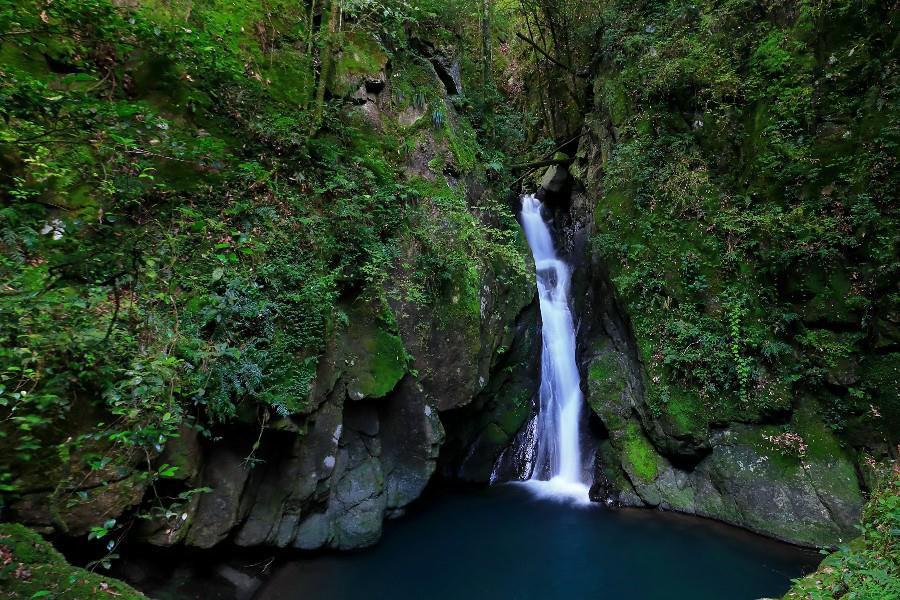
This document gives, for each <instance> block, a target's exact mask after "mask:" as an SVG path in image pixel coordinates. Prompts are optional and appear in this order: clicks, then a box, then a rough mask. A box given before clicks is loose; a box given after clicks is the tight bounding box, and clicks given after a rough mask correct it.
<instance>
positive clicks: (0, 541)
mask: <svg viewBox="0 0 900 600" xmlns="http://www.w3.org/2000/svg"><path fill="white" fill-rule="evenodd" d="M0 565H2V566H0V598H44V597H46V598H54V599H59V600H85V599H86V598H103V597H106V596H107V595H109V597H114V598H119V599H120V600H129V599H131V598H146V596H144V595H143V594H141V593H140V592H138V591H136V590H135V589H133V588H131V587H130V586H128V585H126V584H125V583H122V582H121V581H118V580H116V579H113V578H111V577H104V576H102V575H99V574H97V573H92V572H90V571H87V570H85V569H81V568H79V567H74V566H72V565H70V564H69V563H67V562H66V559H65V558H64V557H63V555H62V554H60V553H59V552H58V551H57V550H56V549H55V548H54V547H53V546H51V545H50V544H49V543H48V542H47V541H45V540H44V539H43V538H42V537H41V536H40V535H38V534H37V533H35V532H34V531H32V530H30V529H28V528H27V527H25V526H24V525H19V524H18V523H2V524H0Z"/></svg>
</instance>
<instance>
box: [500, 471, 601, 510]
mask: <svg viewBox="0 0 900 600" xmlns="http://www.w3.org/2000/svg"><path fill="white" fill-rule="evenodd" d="M513 484H514V485H518V486H521V487H524V488H525V489H527V490H528V491H529V492H531V494H533V495H534V496H535V497H536V498H540V499H541V500H552V501H555V502H565V503H567V504H574V505H576V506H588V505H590V504H592V503H591V497H590V487H588V486H587V485H586V484H585V483H583V482H581V481H572V480H571V479H565V478H564V477H559V476H557V477H554V478H553V479H550V480H549V481H540V480H538V479H529V480H528V481H515V482H513Z"/></svg>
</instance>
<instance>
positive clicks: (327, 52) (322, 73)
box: [309, 0, 340, 137]
mask: <svg viewBox="0 0 900 600" xmlns="http://www.w3.org/2000/svg"><path fill="white" fill-rule="evenodd" d="M322 8H325V5H324V4H323V5H322ZM338 8H340V0H330V1H329V3H328V24H327V28H326V24H325V23H322V25H321V27H320V28H319V31H320V32H321V31H326V33H325V41H324V42H323V44H322V49H321V50H320V51H319V62H320V66H319V86H318V88H317V89H316V101H315V106H314V107H313V121H312V126H311V127H310V132H309V135H310V137H312V136H314V135H315V134H316V132H317V131H319V127H321V126H322V116H323V114H324V112H325V89H326V88H327V87H328V79H329V78H330V77H331V69H332V67H333V65H334V37H335V33H336V32H337V25H338ZM322 17H323V18H324V17H325V11H324V10H323V12H322Z"/></svg>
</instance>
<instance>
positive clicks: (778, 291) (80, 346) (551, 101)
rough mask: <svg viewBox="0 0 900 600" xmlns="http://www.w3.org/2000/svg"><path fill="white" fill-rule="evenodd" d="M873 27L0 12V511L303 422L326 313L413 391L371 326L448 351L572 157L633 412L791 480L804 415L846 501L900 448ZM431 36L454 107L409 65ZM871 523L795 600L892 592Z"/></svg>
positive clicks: (499, 7) (86, 3)
mask: <svg viewBox="0 0 900 600" xmlns="http://www.w3.org/2000/svg"><path fill="white" fill-rule="evenodd" d="M896 19H897V10H896V7H895V6H889V5H888V4H887V3H882V2H876V1H871V0H863V1H862V2H850V1H849V0H826V1H814V0H797V1H796V2H788V3H780V2H769V1H767V0H726V1H723V2H713V1H707V0H704V1H701V2H695V3H684V2H677V1H673V0H654V1H647V2H627V1H624V0H621V1H620V0H604V1H602V2H599V3H590V2H585V1H583V0H528V1H523V2H512V1H495V2H488V1H487V0H485V1H476V0H465V1H463V2H451V1H448V0H426V1H423V2H419V3H407V2H403V1H396V2H394V1H389V0H385V1H383V2H378V1H374V0H343V1H342V0H330V1H329V0H324V2H318V3H317V2H311V3H296V2H285V1H283V0H272V1H270V2H266V3H262V2H259V3H257V2H235V1H229V0H204V1H194V2H192V1H190V0H173V1H167V2H162V1H158V0H144V1H137V2H133V1H129V2H122V1H112V0H53V1H52V2H44V1H37V0H34V1H32V0H0V511H3V510H4V505H5V504H8V503H9V502H10V501H13V500H15V499H18V498H20V497H21V496H22V495H23V494H24V493H26V492H28V491H32V490H33V489H42V490H43V491H48V489H49V491H50V492H51V496H52V498H53V502H54V503H55V506H60V507H62V506H65V507H68V508H71V507H72V506H76V505H78V504H79V503H80V502H83V501H86V498H87V496H86V494H85V492H84V491H83V488H84V487H85V486H88V487H93V486H103V485H106V484H107V483H108V480H109V479H110V477H109V474H110V473H111V472H113V471H115V469H117V468H119V467H123V468H126V469H132V468H133V467H134V466H135V465H140V469H139V470H138V472H137V473H136V474H134V475H128V476H129V477H131V478H133V479H134V481H133V482H132V483H135V484H136V483H137V481H138V480H139V481H140V482H141V483H143V484H146V483H147V482H150V483H151V484H154V483H156V482H157V481H159V480H161V479H166V478H171V477H174V476H177V472H178V469H179V468H181V467H180V466H176V465H170V464H166V463H163V464H160V463H159V462H158V461H155V458H156V457H157V455H158V454H159V452H160V451H161V450H162V449H163V447H164V446H165V445H166V442H168V441H170V440H173V439H175V438H176V437H177V436H178V435H179V432H183V431H184V430H185V428H190V429H193V430H195V431H199V432H201V433H202V435H203V436H205V437H206V438H207V439H215V438H218V437H220V436H222V435H226V434H225V433H223V432H225V431H226V429H225V426H227V425H228V424H233V423H236V422H240V423H244V424H251V425H252V426H254V427H257V428H258V429H259V431H260V435H263V432H264V430H265V429H266V426H267V424H269V423H271V422H272V421H275V420H277V419H279V418H283V417H285V416H288V415H304V414H308V413H310V412H311V411H313V410H314V409H315V408H316V407H315V406H314V405H313V403H312V402H311V394H312V393H313V389H314V387H315V385H316V380H317V374H318V369H319V367H320V361H321V359H322V357H323V355H324V354H325V352H326V349H327V347H328V344H329V342H331V341H333V340H334V339H335V336H336V333H337V332H341V331H346V330H348V328H349V327H350V325H351V323H355V322H367V323H368V321H370V320H371V321H373V322H374V324H375V325H374V329H375V330H377V333H376V334H375V335H374V336H373V338H372V340H370V341H369V342H367V343H370V344H371V346H370V347H367V350H369V351H371V354H372V355H373V356H374V357H375V358H373V359H372V362H373V365H372V369H373V370H379V371H390V377H388V378H387V379H388V380H390V381H391V382H392V383H391V385H393V384H394V383H396V381H398V380H399V379H400V378H401V377H402V376H404V375H407V374H409V375H410V376H413V377H415V376H416V375H418V374H417V373H415V370H414V369H412V368H411V367H410V364H411V363H410V359H411V357H410V356H409V354H408V350H407V349H406V348H404V347H403V343H402V342H401V341H400V339H399V337H398V325H397V322H396V316H395V314H394V312H393V311H392V309H391V302H392V301H396V300H397V299H402V301H403V302H405V303H410V304H414V305H416V306H418V307H421V308H422V309H423V310H427V311H429V312H430V313H434V314H437V315H439V317H440V318H441V319H443V320H445V321H447V322H449V323H452V324H453V326H454V327H458V328H459V329H466V328H471V327H473V323H477V322H478V319H479V318H481V316H482V315H480V312H481V311H482V310H483V307H482V306H480V304H479V295H480V292H479V289H480V287H481V285H482V282H481V279H480V277H481V274H483V273H484V272H486V271H487V270H489V269H494V268H496V267H497V266H498V265H502V266H503V268H502V269H499V268H498V269H496V270H497V271H498V273H501V275H500V276H501V277H505V278H508V280H509V284H510V285H511V286H525V285H529V284H528V283H527V281H528V280H527V277H528V275H527V269H526V268H525V262H524V258H523V257H524V254H525V253H524V250H523V246H522V241H521V239H520V234H519V230H518V227H517V225H516V223H515V220H514V218H513V215H512V211H511V210H510V208H509V206H508V205H507V197H506V194H507V190H508V188H509V186H510V184H518V183H519V182H520V181H521V179H520V178H519V176H520V175H522V173H523V171H522V169H519V168H517V169H511V168H510V167H511V165H514V164H520V163H526V162H528V161H530V160H540V159H544V158H546V157H547V156H549V155H551V154H552V150H554V149H555V148H558V144H563V142H566V141H571V140H572V139H576V140H577V139H581V138H590V139H593V140H595V141H596V142H597V144H598V145H600V146H601V148H602V156H601V157H597V158H598V159H599V160H598V161H597V162H598V164H596V165H590V168H589V169H586V170H584V171H578V169H575V170H574V171H575V172H574V175H576V177H577V178H578V179H579V181H580V182H581V183H582V184H584V185H586V186H587V187H588V191H589V192H590V193H593V194H595V195H596V198H595V200H596V209H595V211H594V218H595V225H596V230H597V234H596V235H595V237H594V239H593V244H594V247H595V248H596V250H597V251H598V252H599V253H600V254H601V255H602V256H603V258H604V260H605V262H606V264H607V265H608V267H609V269H610V272H611V276H612V281H613V282H614V284H615V287H616V290H617V292H618V293H619V294H620V295H621V298H622V300H623V303H624V305H625V307H626V309H627V312H628V315H629V317H630V319H631V324H632V326H633V328H634V334H635V337H636V339H637V342H638V344H639V347H640V351H641V354H642V360H643V364H644V367H645V368H646V370H647V376H648V379H649V381H650V383H651V385H649V386H648V396H649V397H648V402H649V404H650V406H651V407H652V409H653V411H654V413H655V415H657V416H659V417H660V418H663V417H665V418H668V419H669V420H670V422H672V423H674V426H675V427H676V428H677V430H678V431H677V433H678V435H679V437H683V438H686V439H691V438H697V439H699V438H700V437H702V433H703V432H706V431H707V430H708V429H709V428H710V427H714V426H717V425H721V424H724V423H729V422H741V423H747V422H750V423H766V424H774V429H773V430H772V433H773V435H772V436H771V438H772V440H771V441H772V444H773V445H774V448H773V449H772V450H773V452H783V453H785V454H789V455H792V456H796V455H799V456H800V458H801V459H802V458H803V456H802V455H803V453H804V452H806V451H807V450H808V444H809V443H812V442H813V438H814V437H815V436H811V435H809V432H807V431H802V430H798V426H797V424H798V423H801V421H802V420H798V419H792V418H791V414H792V412H793V410H794V409H795V408H796V407H797V406H798V405H799V404H801V403H806V402H813V403H814V404H815V411H814V412H815V413H816V414H817V415H821V416H822V418H823V419H824V421H825V423H826V424H827V425H828V426H829V428H830V429H831V430H832V432H834V433H835V434H836V435H837V436H838V439H839V440H840V444H841V446H842V450H844V449H848V450H851V451H852V452H854V453H855V454H856V455H857V456H858V457H859V461H858V464H859V465H860V466H861V471H862V478H863V479H864V480H865V482H866V483H867V484H868V485H869V487H870V489H874V488H875V487H876V486H875V481H876V475H875V472H876V470H877V469H875V467H874V466H871V468H870V465H875V463H876V462H878V461H881V460H884V459H891V458H893V459H896V458H897V448H896V444H897V443H898V442H900V394H898V375H900V313H898V306H900V292H898V283H900V259H898V257H900V249H898V237H900V228H898V223H897V211H898V203H897V200H896V191H895V190H896V189H897V187H898V184H900V181H898V175H897V173H898V169H897V148H898V145H897V144H898V135H900V120H898V118H900V114H898V110H900V102H898V101H900V98H898V95H900V71H898V69H900V65H898V62H897V44H898V42H897V40H898V37H897V33H898V32H897V25H896ZM445 47H448V48H453V49H455V50H456V51H458V54H459V61H460V65H461V72H462V73H461V75H462V76H461V79H462V81H464V82H465V86H464V87H463V89H462V91H461V93H460V90H454V93H452V94H451V93H448V90H447V89H442V87H441V83H440V82H439V81H438V82H436V81H435V80H434V77H433V76H432V73H433V71H432V70H431V69H432V67H431V66H430V65H429V62H428V60H427V59H426V58H424V57H423V52H424V50H423V48H439V49H440V48H445ZM444 79H446V77H445V78H444ZM436 83H437V85H436ZM443 85H445V86H450V85H454V83H453V82H448V81H444V82H443ZM370 89H371V90H373V91H372V93H376V91H375V90H377V93H378V94H381V95H382V96H387V99H386V100H379V109H378V110H380V111H382V112H384V113H390V114H391V115H392V118H390V119H381V118H380V117H379V116H377V115H376V116H373V115H372V114H371V113H367V112H366V110H367V107H370V106H371V105H372V104H373V103H372V102H370V101H368V100H367V98H366V95H367V94H368V93H370V92H369V90H370ZM407 115H412V116H411V117H408V118H409V122H408V123H407V124H406V125H404V126H401V125H400V124H399V122H400V121H402V120H404V119H406V118H407ZM423 145H426V146H429V147H430V148H431V149H432V150H433V154H434V157H433V158H431V159H430V160H428V161H426V162H427V164H422V162H423V161H422V158H421V157H422V153H421V152H420V148H421V147H422V146H423ZM585 145H587V144H585ZM563 146H564V147H565V149H566V150H569V149H571V148H572V147H573V146H572V145H571V144H569V145H568V146H567V145H565V144H563ZM599 163H602V164H599ZM576 164H578V163H576ZM601 167H602V168H601ZM528 173H529V171H527V170H526V171H525V175H526V176H527V174H528ZM525 181H526V184H525V185H526V186H527V185H530V179H528V178H527V177H525ZM457 182H462V184H460V185H457ZM474 190H477V191H474ZM385 356H387V357H388V358H387V359H386V360H384V361H381V360H380V359H381V358H383V357H385ZM372 386H373V387H372V388H371V389H370V390H369V391H370V393H371V394H372V395H373V396H376V397H377V396H381V395H383V394H384V393H386V391H388V390H385V389H381V388H379V387H378V384H377V382H376V383H374V384H372ZM628 427H629V428H630V429H631V430H633V431H631V434H633V435H629V436H628V438H627V441H628V444H627V445H628V446H629V447H630V448H631V449H632V450H631V451H632V453H633V454H634V455H635V456H637V457H638V459H639V460H638V461H636V462H638V463H639V464H638V466H639V468H640V469H639V470H640V474H641V475H642V476H643V475H645V476H646V477H645V478H646V479H648V480H652V479H653V478H654V477H655V476H656V473H657V466H656V462H655V461H656V459H655V456H656V454H655V450H654V448H653V447H652V445H651V444H650V442H648V441H647V440H646V439H644V437H642V434H641V431H640V427H639V426H638V425H637V424H636V423H630V424H629V425H628ZM824 447H825V446H823V448H824ZM830 449H831V446H827V448H826V450H823V451H830ZM246 450H247V454H248V456H247V462H248V464H252V463H253V462H254V461H255V460H257V459H256V458H255V457H254V451H255V450H256V446H254V447H251V448H247V449H246ZM820 450H821V449H820ZM812 451H816V449H815V448H814V449H812V450H810V452H812ZM865 457H869V458H868V459H867V458H865ZM48 474H49V477H48ZM35 480H40V485H38V486H35V484H34V481H35ZM86 482H87V483H86ZM41 486H43V487H41ZM139 489H140V490H142V489H143V488H139ZM205 491H206V490H203V489H188V490H182V491H180V494H179V497H177V498H174V499H173V498H165V499H163V498H160V497H158V496H157V497H156V498H155V499H154V502H153V503H152V504H153V505H154V506H155V508H154V509H153V510H150V509H147V510H146V511H145V512H147V513H148V514H145V515H143V516H152V515H154V514H156V513H157V512H163V513H167V512H171V511H172V510H174V504H173V502H175V503H183V502H185V501H187V500H189V499H190V498H191V496H192V495H194V494H200V493H204V492H205ZM897 498H898V495H897V485H896V482H895V481H894V482H893V484H888V485H885V486H884V488H883V489H882V490H881V491H880V492H878V493H877V494H874V495H873V498H872V500H871V502H870V503H869V505H868V506H869V508H868V509H867V512H866V515H865V517H866V524H865V525H864V527H863V537H862V538H861V539H860V540H859V541H857V542H856V543H855V545H853V546H851V547H850V548H848V549H844V550H842V551H841V553H840V554H839V555H836V557H835V558H833V559H829V560H831V561H832V562H830V563H828V566H826V567H823V568H825V569H832V571H831V572H828V571H825V575H827V578H828V581H829V583H827V584H821V582H818V583H815V584H814V585H815V586H818V587H816V591H814V590H813V588H809V589H807V588H806V587H802V586H807V585H813V584H810V583H809V582H804V583H801V584H800V585H801V587H800V588H798V590H802V591H798V592H797V593H801V594H807V596H803V597H812V598H819V597H823V598H824V597H860V598H870V597H871V598H876V597H885V598H886V597H891V593H892V592H891V591H890V590H891V589H892V588H891V587H890V586H891V585H896V577H897V566H896V560H895V559H896V556H897V553H898V552H897V549H896V538H897V533H896V531H897ZM137 500H140V498H138V499H137ZM0 517H3V513H2V512H0ZM92 526H93V529H92V531H91V533H90V535H91V536H92V537H94V538H103V539H104V542H103V543H106V540H107V539H109V536H111V535H112V532H113V530H116V531H118V532H119V533H120V534H123V535H124V533H125V532H126V531H127V529H126V528H123V527H122V523H117V522H116V520H115V519H112V518H110V519H98V520H97V522H95V523H92ZM62 528H63V529H64V528H65V527H64V525H63V526H62ZM119 533H117V535H119ZM117 539H119V538H117ZM0 543H2V538H0ZM892 557H893V559H894V560H893V562H891V558H892ZM861 572H866V573H872V574H871V575H866V576H865V577H863V579H859V578H858V577H857V575H856V574H857V573H861ZM843 574H847V575H846V577H844V575H843ZM882 574H884V576H883V577H882ZM839 576H840V578H843V579H841V580H840V581H838V580H837V579H836V578H838V577H839ZM891 577H893V580H891V579H890V578H891ZM832 579H834V581H831V580H832ZM823 585H824V587H823ZM865 586H876V587H878V586H880V587H878V589H879V590H881V591H882V592H883V593H882V595H881V596H878V593H881V592H878V593H876V592H871V593H870V592H869V590H868V588H866V587H865ZM825 587H827V588H828V589H829V591H828V592H827V593H831V594H832V596H822V595H815V594H818V593H820V588H821V589H824V588H825ZM847 590H853V593H857V594H858V595H857V596H852V595H849V596H848V595H846V591H847ZM856 590H860V591H856ZM884 590H888V591H884ZM821 593H826V592H821ZM866 594H868V595H866ZM885 594H886V595H885Z"/></svg>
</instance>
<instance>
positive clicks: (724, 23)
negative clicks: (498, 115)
mask: <svg viewBox="0 0 900 600" xmlns="http://www.w3.org/2000/svg"><path fill="white" fill-rule="evenodd" d="M848 10H849V9H847V8H846V7H844V8H842V7H841V6H839V5H837V4H833V5H828V6H820V7H813V6H811V5H809V4H807V3H802V2H801V3H792V4H790V5H789V6H788V5H784V6H780V7H779V8H774V7H765V6H761V5H750V4H747V5H741V6H737V5H735V6H729V7H720V6H713V5H711V4H710V5H706V4H700V5H697V6H692V7H688V8H685V7H682V6H677V5H675V4H668V3H662V4H659V5H652V6H651V5H642V6H640V7H629V6H626V5H625V3H618V2H606V3H603V10H601V11H600V12H601V15H602V16H600V17H598V18H597V19H596V21H595V22H594V23H593V24H592V26H593V27H595V29H590V27H588V29H589V30H590V33H587V34H586V35H587V36H588V37H587V38H584V39H581V38H579V39H580V41H582V42H584V44H585V45H587V46H588V47H589V48H590V51H589V52H588V57H586V58H585V59H584V61H585V62H586V63H588V64H590V67H589V68H590V73H591V77H590V78H583V79H582V81H581V82H580V85H581V87H580V88H578V89H579V93H580V94H582V98H586V100H584V101H582V105H583V106H586V108H585V109H584V110H583V113H582V114H583V115H584V118H583V121H582V122H578V121H577V120H575V119H574V118H573V116H572V113H573V111H574V110H575V109H576V108H577V105H573V102H572V100H571V98H570V99H568V100H566V95H565V94H563V95H561V96H558V97H557V102H558V103H559V106H558V108H557V111H558V114H559V115H561V118H560V119H559V121H560V122H559V123H558V124H557V127H561V128H566V129H567V132H566V134H565V135H564V136H560V137H561V139H569V138H574V137H577V138H578V141H577V145H578V147H577V150H574V149H571V148H569V149H568V150H569V158H570V159H571V158H574V162H571V163H570V161H569V160H565V161H561V163H560V165H558V166H555V167H551V169H553V171H554V172H553V173H551V174H548V175H547V176H546V177H545V179H544V181H545V182H550V181H552V180H553V179H555V182H554V184H553V187H554V189H555V191H556V192H557V194H556V195H554V194H552V193H548V197H549V198H550V199H551V200H552V201H553V202H555V203H556V205H557V206H558V207H559V208H558V209H557V211H558V215H559V216H558V220H559V221H560V229H561V230H562V231H563V232H564V237H565V239H566V240H567V244H568V248H569V252H570V255H571V256H572V260H573V261H574V262H575V263H576V264H578V265H580V269H579V272H578V273H576V276H575V277H576V281H578V280H580V281H581V285H582V286H584V287H583V292H582V293H580V294H575V297H576V298H580V301H581V302H582V306H581V307H580V308H579V309H578V311H577V312H578V314H580V315H581V316H582V320H581V323H580V328H579V335H580V347H581V351H582V357H581V361H582V368H583V376H584V381H586V389H585V394H586V397H587V399H588V402H589V403H590V405H591V409H592V411H593V413H594V414H595V415H597V416H598V417H599V420H600V421H601V422H602V428H601V429H602V430H603V431H601V433H600V436H599V437H600V438H601V439H602V438H606V439H602V441H601V446H600V450H599V453H598V472H597V477H596V478H595V481H596V482H598V485H597V488H596V489H595V494H596V495H597V496H598V497H605V498H609V499H610V500H611V501H614V502H618V503H622V504H625V505H644V506H654V507H661V508H669V509H674V510H679V511H683V512H688V513H694V514H700V515H704V516H709V517H713V518H716V519H720V520H723V521H727V522H730V523H734V524H737V525H741V526H743V527H747V528H749V529H752V530H755V531H759V532H762V533H765V534H767V535H772V536H775V537H778V538H781V539H785V540H789V541H792V542H795V543H800V544H808V545H826V546H827V545H833V544H837V543H838V542H841V541H847V540H848V539H850V538H852V537H855V535H856V531H857V529H856V523H857V521H858V519H859V515H860V510H861V507H862V504H863V494H864V492H865V491H866V490H869V489H872V487H873V486H874V485H875V482H876V477H875V474H874V473H875V471H874V469H873V467H874V465H875V464H876V463H878V462H879V461H882V460H891V459H893V458H896V452H897V442H898V439H900V432H898V423H900V418H898V417H900V414H898V412H897V411H898V408H900V404H898V375H900V372H898V367H900V363H898V358H900V355H898V353H897V349H898V348H897V312H896V307H897V302H896V301H897V296H896V290H897V281H898V279H897V278H898V270H897V269H898V264H897V262H896V259H895V257H896V249H897V237H896V228H895V224H896V217H897V214H896V210H897V206H896V203H895V202H894V201H893V199H892V198H893V192H892V191H891V190H892V189H893V188H894V186H895V185H896V170H895V169H892V168H891V167H889V165H892V164H894V163H895V161H896V154H895V152H894V151H893V150H891V149H890V148H891V147H892V144H893V142H888V140H895V139H896V124H897V122H898V121H897V112H896V106H895V105H896V98H895V95H894V94H895V93H896V87H895V83H896V71H895V67H896V55H895V54H896V53H895V51H894V50H893V49H892V46H891V44H892V40H893V39H894V37H892V36H893V35H894V34H893V33H892V31H894V30H892V29H891V27H892V25H890V24H889V22H890V21H891V19H890V17H889V16H888V13H890V12H891V11H889V10H888V13H883V12H882V11H883V10H886V9H885V8H884V7H878V6H875V5H871V6H867V8H866V9H865V10H863V11H861V12H856V11H849V12H848ZM604 11H605V12H604ZM851 13H852V14H851ZM738 22H740V23H741V27H740V28H739V29H740V30H741V33H740V34H739V35H735V34H734V31H735V30H736V29H735V28H736V23H738ZM876 22H881V23H884V24H885V25H884V27H879V26H874V27H873V23H876ZM588 40H590V41H591V42H592V43H593V45H590V43H591V42H589V41H588ZM578 45H579V44H576V46H578ZM861 51H862V52H863V55H862V56H860V55H859V54H858V53H859V52H861ZM549 68H554V67H549ZM578 68H579V65H578V64H577V63H575V65H574V70H575V71H578ZM556 72H557V74H558V76H559V77H560V79H568V80H572V81H574V82H575V83H576V84H578V83H579V80H578V76H581V75H582V74H583V72H584V71H579V72H578V73H579V75H578V76H576V77H573V76H572V75H571V74H566V73H565V72H564V71H562V70H560V69H558V68H557V70H556ZM860 90H867V92H865V93H862V94H860V93H859V92H860ZM801 98H802V100H801ZM887 98H893V99H894V100H891V101H887V100H886V99H887ZM890 104H893V105H894V107H893V108H892V107H890V106H889V105H890ZM563 115H564V116H563ZM560 158H566V157H564V156H563V157H560ZM566 165H568V167H566ZM566 168H568V171H566ZM567 173H571V177H569V180H568V182H566V184H565V185H564V186H560V185H559V184H560V182H565V181H566V180H565V175H566V174H567ZM863 214H868V215H870V217H863ZM887 257H894V258H887ZM885 259H887V262H885Z"/></svg>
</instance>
